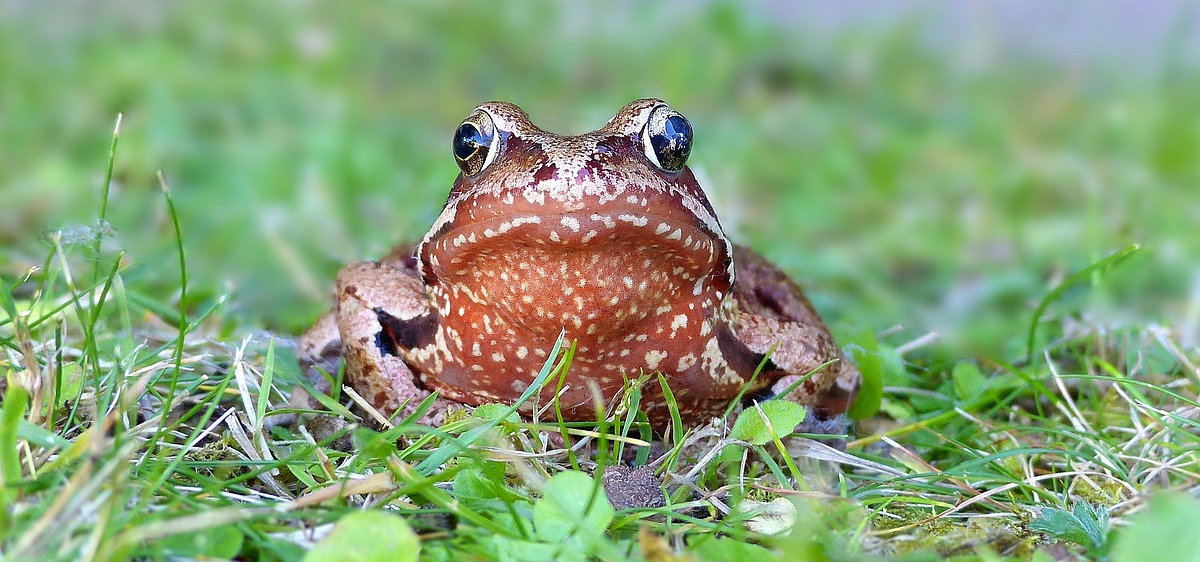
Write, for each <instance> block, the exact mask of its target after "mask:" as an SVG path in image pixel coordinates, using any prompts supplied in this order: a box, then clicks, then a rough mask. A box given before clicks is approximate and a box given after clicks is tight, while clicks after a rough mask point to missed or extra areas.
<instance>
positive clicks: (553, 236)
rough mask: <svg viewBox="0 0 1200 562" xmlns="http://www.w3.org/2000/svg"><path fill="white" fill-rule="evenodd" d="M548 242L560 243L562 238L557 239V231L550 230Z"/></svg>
mask: <svg viewBox="0 0 1200 562" xmlns="http://www.w3.org/2000/svg"><path fill="white" fill-rule="evenodd" d="M550 241H551V242H562V238H559V237H558V231H557V230H551V231H550Z"/></svg>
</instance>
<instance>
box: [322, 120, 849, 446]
mask: <svg viewBox="0 0 1200 562" xmlns="http://www.w3.org/2000/svg"><path fill="white" fill-rule="evenodd" d="M691 146H692V128H691V125H690V124H689V123H688V121H687V119H685V118H684V117H683V115H681V114H679V113H678V112H676V111H675V110H673V109H671V107H670V106H668V105H667V104H666V103H664V102H663V101H662V100H658V99H641V100H637V101H634V102H632V103H630V104H629V105H626V106H625V107H624V108H623V109H621V110H620V111H619V112H617V114H616V116H614V117H613V118H612V119H611V120H609V122H608V124H606V125H605V126H604V127H602V128H600V129H599V130H597V131H593V132H591V133H587V134H583V135H578V136H560V135H556V134H553V133H549V132H546V131H543V130H541V129H539V128H537V127H536V126H534V125H533V124H532V123H530V121H529V117H528V115H527V114H526V113H525V112H524V111H522V110H521V109H520V108H519V107H517V106H516V105H513V104H510V103H504V102H489V103H485V104H483V105H480V106H479V107H478V108H476V109H475V111H474V112H472V113H471V114H470V115H469V116H468V117H467V118H466V120H465V121H463V123H462V124H461V125H460V126H459V127H458V130H457V131H456V132H455V134H454V142H453V148H454V157H455V159H456V160H457V162H458V165H459V168H460V169H461V170H462V173H461V174H460V175H459V176H458V179H457V180H456V181H455V183H454V187H453V188H452V189H451V190H450V195H449V198H448V199H447V201H446V205H445V207H444V208H443V210H442V213H441V215H440V216H439V217H438V219H437V221H436V222H434V224H433V226H432V227H431V228H430V229H429V233H428V234H426V235H425V238H424V239H423V240H422V241H421V242H420V244H418V245H416V246H415V247H414V246H401V247H397V248H396V249H394V250H393V252H392V253H391V254H390V255H389V256H387V257H386V258H384V259H383V260H382V261H378V262H359V263H354V264H351V265H348V266H346V267H345V268H343V269H342V271H341V272H340V273H339V274H338V278H337V289H336V295H337V306H336V309H335V310H334V311H333V312H331V313H329V314H327V315H326V316H325V317H323V318H322V319H321V320H319V321H318V322H317V324H316V325H314V326H313V327H312V328H310V329H309V331H308V332H307V333H305V335H304V336H303V337H302V339H301V342H300V356H301V360H302V361H303V362H305V363H306V364H308V365H319V366H322V367H324V368H326V369H330V368H333V367H335V366H336V364H337V359H338V357H339V356H340V357H343V358H344V359H345V365H346V366H345V373H346V379H347V381H348V382H349V384H350V385H351V386H352V387H353V388H354V389H355V390H357V391H358V393H359V394H361V395H362V396H363V397H364V398H365V399H366V400H367V401H368V402H369V403H370V404H372V405H373V406H374V407H375V408H377V409H378V410H379V411H380V412H382V413H384V414H385V415H391V414H393V413H395V412H396V411H397V410H401V411H402V412H403V413H407V412H410V411H411V410H412V408H414V407H415V405H416V404H417V403H419V402H420V401H421V400H422V399H423V398H425V397H426V396H428V394H429V393H430V392H431V391H437V392H438V393H439V394H440V396H441V398H440V399H439V401H440V404H439V405H438V406H437V407H436V408H435V410H434V411H435V412H440V411H444V408H445V407H446V406H448V405H449V403H447V402H446V400H449V401H452V402H458V403H465V404H475V405H477V404H482V403H486V402H512V401H514V400H516V399H517V398H518V397H519V396H520V395H521V394H522V392H524V391H525V390H526V388H527V387H528V385H529V384H530V383H531V382H532V381H533V379H534V377H535V376H536V375H537V373H538V371H539V369H540V368H541V367H542V365H543V364H544V363H545V362H546V360H547V356H548V354H549V352H550V350H551V348H552V346H553V344H554V342H555V340H556V339H557V338H558V336H559V334H560V333H565V335H566V338H567V339H568V340H573V341H574V342H575V344H576V345H577V351H576V353H575V356H574V361H573V362H572V363H571V365H570V369H569V373H568V374H567V376H566V381H565V382H566V386H565V390H563V391H562V392H561V393H560V394H559V397H558V400H559V401H560V402H559V403H560V406H561V408H562V413H563V415H564V416H565V417H566V418H567V419H569V420H591V419H595V416H596V410H595V405H594V404H595V401H594V399H593V396H594V394H595V390H598V391H599V394H600V395H601V398H602V399H603V400H605V401H611V400H612V399H613V398H614V396H616V395H617V394H618V393H619V391H620V390H621V388H622V385H623V384H625V381H626V380H630V379H634V378H636V377H637V376H638V375H640V374H653V373H662V374H663V375H664V376H665V377H666V380H667V382H668V383H669V385H670V388H671V390H672V392H673V393H674V395H675V398H676V400H677V402H678V406H679V414H680V415H681V417H682V418H683V420H684V421H685V422H686V423H698V422H703V421H707V420H708V419H709V418H711V417H712V416H717V415H720V414H721V413H722V412H723V411H724V410H725V408H726V406H727V405H728V404H729V403H730V401H732V400H734V399H735V398H736V397H737V396H738V394H739V392H740V391H741V390H742V389H743V387H745V386H747V385H749V388H748V389H747V392H746V393H745V396H746V397H754V396H756V395H761V393H762V392H765V391H768V390H769V391H773V392H782V391H783V390H784V389H786V388H788V387H789V386H790V387H792V388H793V390H792V391H791V393H790V394H789V395H788V399H791V400H794V401H796V402H799V403H801V404H804V405H806V406H811V407H813V408H815V410H816V412H817V413H818V414H820V415H822V416H824V417H829V416H835V415H837V414H841V413H843V412H845V411H846V409H847V408H848V407H849V404H850V402H851V401H852V400H853V398H854V396H855V393H856V391H857V390H858V386H859V380H860V375H859V372H858V370H857V369H856V368H855V366H854V365H853V364H852V363H851V362H850V361H848V360H847V359H846V357H845V356H844V355H843V354H842V352H841V350H840V349H839V348H838V346H837V344H836V343H835V342H834V340H833V337H832V336H831V335H830V333H829V331H828V329H827V328H826V327H825V324H824V323H823V322H822V321H821V319H820V317H819V316H818V315H817V313H816V312H815V311H814V310H813V308H812V305H811V304H809V302H808V300H807V299H806V298H805V297H804V294H803V293H802V292H801V290H800V288H799V287H798V286H797V285H796V284H795V283H794V282H792V281H791V280H790V279H789V278H788V277H787V275H786V274H784V273H783V272H782V271H780V270H779V269H778V268H776V267H774V266H772V265H771V264H770V263H768V262H767V261H766V260H765V259H763V258H762V257H761V256H759V255H758V254H756V253H754V252H753V251H751V250H749V249H746V248H743V247H741V246H736V245H734V244H732V243H731V242H730V241H729V239H727V238H726V237H725V234H724V232H723V231H722V229H721V225H720V223H719V222H718V221H717V217H716V215H715V213H714V212H713V209H712V206H711V205H710V204H709V202H708V199H707V198H706V197H705V195H704V192H703V191H702V190H701V188H700V185H699V184H698V183H697V182H696V178H695V176H693V175H692V172H691V170H689V169H688V167H687V166H686V165H685V162H686V161H687V157H688V154H689V153H690V151H691ZM760 364H761V365H762V369H761V372H759V374H758V375H757V376H753V375H754V373H755V370H756V369H757V368H758V367H759V366H760ZM806 376H807V378H804V377H806ZM802 379H803V382H801V383H800V384H798V385H796V384H794V383H796V381H798V380H802ZM554 386H555V385H547V387H546V388H544V389H543V391H542V392H541V394H540V397H539V398H538V400H537V401H538V402H539V403H540V404H542V405H544V404H547V403H548V401H550V400H552V399H553V398H554V395H555V388H554ZM643 392H644V395H643V398H642V402H641V404H642V407H643V408H644V409H645V411H646V413H647V415H648V416H649V419H650V420H651V422H652V423H653V424H654V425H655V426H656V427H660V428H661V427H663V426H665V424H666V423H667V421H668V420H669V419H670V418H669V412H668V408H667V406H666V403H665V401H664V397H663V395H662V392H661V390H660V387H659V384H658V383H657V382H656V381H654V380H653V379H652V380H651V381H650V383H649V384H647V385H645V386H644V387H643ZM531 407H532V404H528V403H527V404H526V412H527V413H528V411H529V408H531Z"/></svg>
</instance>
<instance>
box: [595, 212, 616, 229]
mask: <svg viewBox="0 0 1200 562" xmlns="http://www.w3.org/2000/svg"><path fill="white" fill-rule="evenodd" d="M592 220H594V221H596V222H600V223H604V226H605V227H606V228H615V227H616V226H617V221H614V220H612V217H610V216H608V215H601V214H599V213H596V214H593V215H592Z"/></svg>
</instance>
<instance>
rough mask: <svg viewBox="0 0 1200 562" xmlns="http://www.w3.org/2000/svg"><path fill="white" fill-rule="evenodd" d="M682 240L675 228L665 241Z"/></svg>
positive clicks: (680, 232) (681, 230)
mask: <svg viewBox="0 0 1200 562" xmlns="http://www.w3.org/2000/svg"><path fill="white" fill-rule="evenodd" d="M485 234H486V233H485ZM682 239H683V229H682V228H676V229H675V232H672V233H671V235H670V236H668V237H667V240H682Z"/></svg>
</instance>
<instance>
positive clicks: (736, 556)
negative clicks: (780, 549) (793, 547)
mask: <svg viewBox="0 0 1200 562" xmlns="http://www.w3.org/2000/svg"><path fill="white" fill-rule="evenodd" d="M689 552H691V553H692V554H695V555H696V556H697V557H698V558H700V559H701V560H704V561H705V562H745V561H747V560H756V561H761V560H772V559H774V558H775V553H774V552H771V550H770V549H768V548H766V547H762V546H759V545H757V544H753V543H748V542H742V541H739V540H736V539H731V538H728V537H719V538H715V539H711V540H706V541H702V542H700V541H698V544H696V545H695V546H694V547H692V548H691V549H690V550H689Z"/></svg>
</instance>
